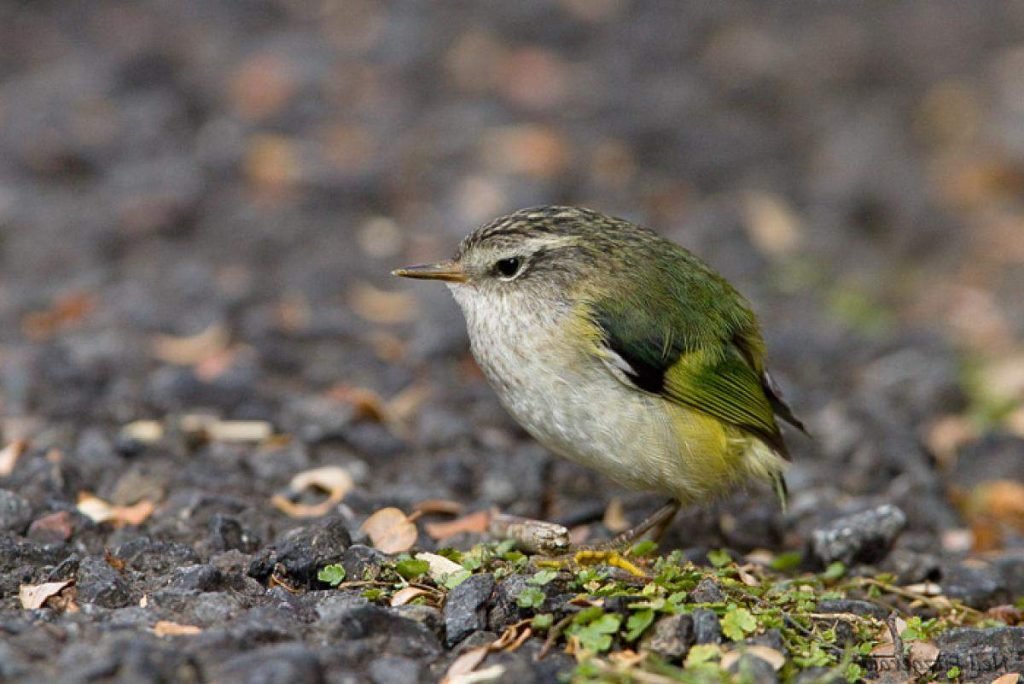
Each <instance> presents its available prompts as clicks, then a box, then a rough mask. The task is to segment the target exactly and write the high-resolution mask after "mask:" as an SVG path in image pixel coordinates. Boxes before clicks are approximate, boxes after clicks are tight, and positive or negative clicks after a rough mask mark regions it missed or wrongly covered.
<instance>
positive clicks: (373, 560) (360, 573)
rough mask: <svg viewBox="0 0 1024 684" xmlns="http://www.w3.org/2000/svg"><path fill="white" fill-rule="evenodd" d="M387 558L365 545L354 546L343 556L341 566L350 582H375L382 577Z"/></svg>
mask: <svg viewBox="0 0 1024 684" xmlns="http://www.w3.org/2000/svg"><path fill="white" fill-rule="evenodd" d="M387 558H388V557H387V556H386V555H384V554H383V553H381V552H380V551H378V550H377V549H374V548H371V547H369V546H366V545H365V544H353V545H352V546H350V547H348V548H347V549H345V553H343V554H342V556H341V566H342V567H343V568H345V577H346V578H347V579H349V580H357V581H358V580H375V579H377V577H379V576H380V572H381V569H382V568H383V564H384V562H385V561H386V560H387Z"/></svg>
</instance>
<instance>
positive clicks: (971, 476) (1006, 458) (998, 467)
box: [951, 434, 1024, 490]
mask: <svg viewBox="0 0 1024 684" xmlns="http://www.w3.org/2000/svg"><path fill="white" fill-rule="evenodd" d="M952 477H953V479H952V480H951V481H952V482H955V483H956V485H957V486H958V487H961V488H963V489H965V490H966V489H970V488H971V487H974V486H976V485H979V484H981V483H982V482H986V481H991V480H1010V481H1012V482H1021V481H1024V439H1022V438H1020V437H1017V436H1014V435H1008V434H989V435H985V436H984V437H982V438H981V439H979V440H977V441H974V442H970V443H968V444H967V445H966V446H964V448H963V449H962V450H961V451H960V453H959V454H958V457H957V459H956V466H955V468H954V471H953V476H952Z"/></svg>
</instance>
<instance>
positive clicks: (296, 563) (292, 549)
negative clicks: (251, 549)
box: [249, 516, 352, 587]
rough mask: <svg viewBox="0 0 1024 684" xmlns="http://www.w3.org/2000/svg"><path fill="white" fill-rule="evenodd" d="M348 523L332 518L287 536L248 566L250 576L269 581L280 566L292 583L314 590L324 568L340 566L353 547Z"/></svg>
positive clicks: (296, 530)
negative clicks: (348, 549)
mask: <svg viewBox="0 0 1024 684" xmlns="http://www.w3.org/2000/svg"><path fill="white" fill-rule="evenodd" d="M351 542H352V538H351V537H350V536H349V532H348V528H347V527H346V525H345V520H344V519H343V518H341V517H340V516H332V517H330V518H327V519H325V520H322V521H320V522H317V523H315V524H313V525H309V526H307V527H300V528H297V529H294V530H292V531H291V532H289V533H287V534H286V535H285V536H284V537H282V538H281V539H280V540H278V541H276V542H275V543H274V544H273V545H271V546H269V547H268V548H265V549H263V550H262V551H261V552H260V553H259V554H257V555H256V557H255V558H254V559H253V560H252V562H251V563H250V564H249V575H250V576H251V577H255V578H256V579H258V580H260V581H261V582H263V581H266V580H267V578H269V577H270V575H271V573H273V572H274V567H275V566H277V565H278V564H280V565H281V566H282V567H283V568H284V570H285V572H286V573H287V574H288V578H289V579H290V580H291V581H294V582H298V583H300V584H304V585H306V586H308V587H312V586H314V583H316V582H317V581H318V580H317V579H316V575H317V573H318V572H319V571H320V569H321V568H323V567H324V566H325V565H330V564H331V563H340V562H341V561H342V559H343V557H344V553H345V549H347V548H348V546H349V544H351Z"/></svg>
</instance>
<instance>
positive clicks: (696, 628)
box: [693, 608, 722, 644]
mask: <svg viewBox="0 0 1024 684" xmlns="http://www.w3.org/2000/svg"><path fill="white" fill-rule="evenodd" d="M693 636H694V642H695V643H698V644H720V643H722V623H721V622H720V621H719V620H718V615H717V614H716V613H715V611H713V610H709V609H707V608H698V609H697V610H695V611H693Z"/></svg>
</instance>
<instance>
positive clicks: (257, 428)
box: [206, 420, 274, 442]
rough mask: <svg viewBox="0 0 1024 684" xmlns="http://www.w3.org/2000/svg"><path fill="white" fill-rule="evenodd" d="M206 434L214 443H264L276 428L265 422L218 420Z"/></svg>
mask: <svg viewBox="0 0 1024 684" xmlns="http://www.w3.org/2000/svg"><path fill="white" fill-rule="evenodd" d="M206 434H207V436H208V437H209V439H210V440H211V441H214V442H262V441H263V440H265V439H269V438H270V437H271V436H272V435H273V434H274V426H273V425H271V424H270V423H268V422H267V421H265V420H218V421H216V422H214V423H212V424H210V425H208V426H207V428H206Z"/></svg>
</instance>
